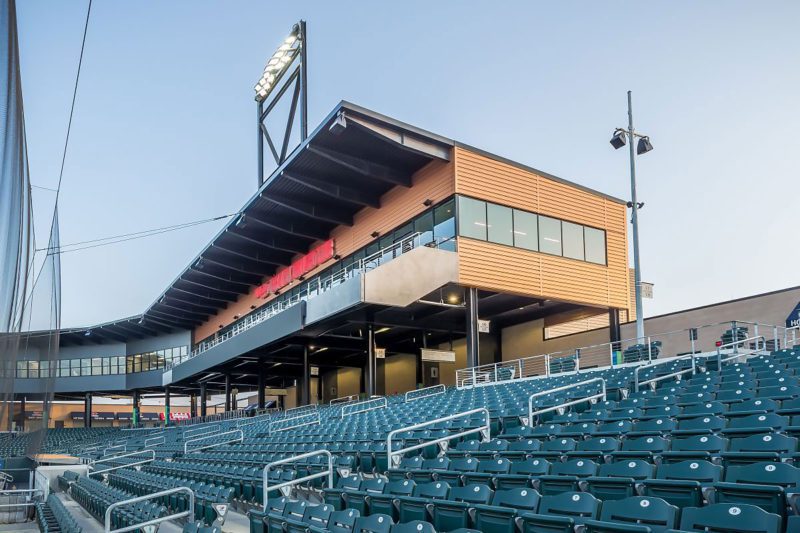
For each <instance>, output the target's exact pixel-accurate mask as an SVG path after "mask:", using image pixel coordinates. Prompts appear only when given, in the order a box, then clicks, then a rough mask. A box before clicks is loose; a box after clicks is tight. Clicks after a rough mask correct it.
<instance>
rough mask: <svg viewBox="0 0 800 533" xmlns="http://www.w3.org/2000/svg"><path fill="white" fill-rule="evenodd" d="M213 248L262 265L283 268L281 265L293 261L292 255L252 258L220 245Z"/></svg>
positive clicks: (212, 246)
mask: <svg viewBox="0 0 800 533" xmlns="http://www.w3.org/2000/svg"><path fill="white" fill-rule="evenodd" d="M211 248H212V249H217V250H222V251H224V252H225V253H227V254H232V255H235V256H237V257H241V258H243V259H249V260H250V261H255V262H256V263H262V264H265V265H270V266H281V265H285V264H286V262H287V261H291V255H290V256H287V255H286V254H283V257H264V256H262V255H260V254H256V255H255V256H252V255H247V254H246V253H244V252H239V251H236V250H231V249H230V248H226V247H224V246H220V245H219V244H216V243H215V244H212V245H211ZM291 253H292V255H294V254H295V253H297V252H291Z"/></svg>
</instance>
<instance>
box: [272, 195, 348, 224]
mask: <svg viewBox="0 0 800 533" xmlns="http://www.w3.org/2000/svg"><path fill="white" fill-rule="evenodd" d="M261 198H263V199H264V200H266V201H268V202H271V203H273V204H275V205H278V206H281V207H283V208H285V209H288V210H289V211H293V212H295V213H298V214H300V215H304V216H306V217H308V218H312V219H314V220H321V221H323V222H330V223H332V224H336V225H343V226H352V225H353V217H352V215H350V214H349V213H344V212H341V211H337V210H335V209H330V208H326V207H324V206H321V205H317V204H309V203H307V202H304V201H303V200H299V199H297V198H292V197H289V196H285V195H279V194H275V193H271V194H269V195H266V194H262V195H261Z"/></svg>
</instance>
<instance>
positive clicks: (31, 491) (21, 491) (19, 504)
mask: <svg viewBox="0 0 800 533" xmlns="http://www.w3.org/2000/svg"><path fill="white" fill-rule="evenodd" d="M37 492H39V493H43V491H42V489H9V490H0V498H2V497H3V496H10V495H11V494H27V495H28V497H27V500H26V501H24V502H16V503H3V504H0V509H4V508H6V507H30V506H31V505H36V502H35V501H31V499H32V498H33V495H34V494H35V493H37Z"/></svg>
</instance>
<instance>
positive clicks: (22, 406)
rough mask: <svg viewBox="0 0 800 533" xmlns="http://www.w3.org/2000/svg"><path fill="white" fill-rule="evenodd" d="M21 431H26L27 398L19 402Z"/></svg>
mask: <svg viewBox="0 0 800 533" xmlns="http://www.w3.org/2000/svg"><path fill="white" fill-rule="evenodd" d="M43 415H44V413H43ZM19 430H20V431H25V396H23V397H22V398H21V399H20V401H19Z"/></svg>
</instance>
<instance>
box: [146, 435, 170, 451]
mask: <svg viewBox="0 0 800 533" xmlns="http://www.w3.org/2000/svg"><path fill="white" fill-rule="evenodd" d="M158 439H161V442H153V441H156V440H158ZM166 442H167V438H166V437H165V436H164V435H156V436H155V437H148V438H146V439H144V447H145V448H147V447H148V446H150V445H151V444H152V445H154V446H158V445H159V444H164V443H166Z"/></svg>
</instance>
